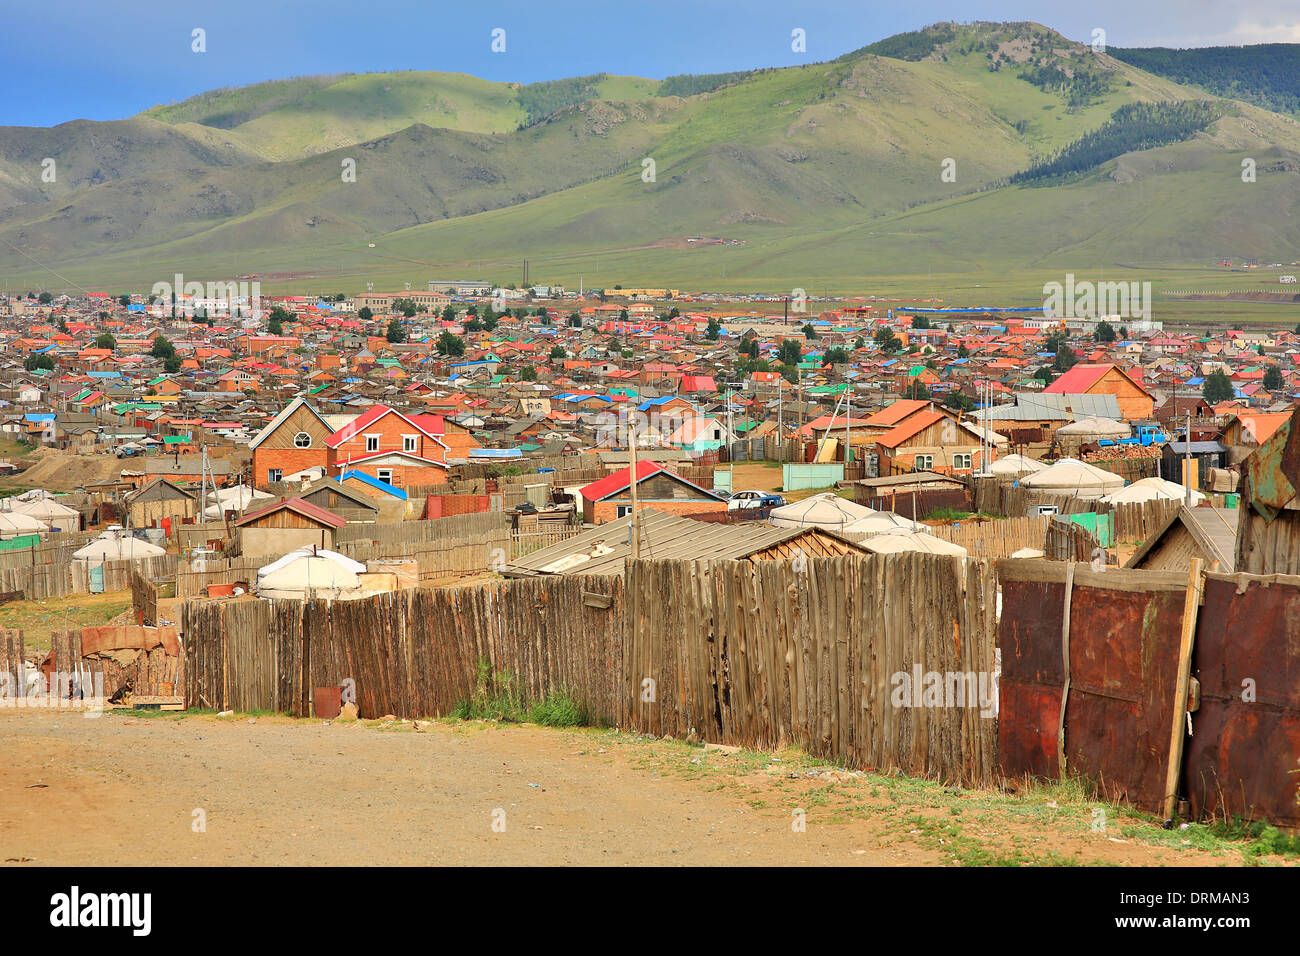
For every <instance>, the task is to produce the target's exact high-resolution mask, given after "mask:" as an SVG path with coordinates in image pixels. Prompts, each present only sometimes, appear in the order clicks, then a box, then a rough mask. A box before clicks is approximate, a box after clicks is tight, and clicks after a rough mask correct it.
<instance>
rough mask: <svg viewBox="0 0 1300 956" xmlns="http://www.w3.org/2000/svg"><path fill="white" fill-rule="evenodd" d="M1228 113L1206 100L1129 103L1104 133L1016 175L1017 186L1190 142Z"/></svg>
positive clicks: (1095, 133) (1061, 177)
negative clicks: (1160, 147) (1117, 158)
mask: <svg viewBox="0 0 1300 956" xmlns="http://www.w3.org/2000/svg"><path fill="white" fill-rule="evenodd" d="M1225 109H1226V108H1225V107H1224V106H1223V105H1221V104H1218V103H1210V102H1207V101H1204V100H1189V101H1187V102H1183V103H1129V104H1126V105H1124V106H1121V107H1120V108H1119V109H1117V110H1116V111H1115V112H1114V113H1113V114H1112V115H1111V118H1110V119H1108V120H1107V121H1106V122H1105V123H1103V124H1102V125H1101V126H1100V127H1098V128H1097V129H1095V130H1093V131H1092V132H1091V133H1087V134H1085V135H1084V136H1081V137H1079V138H1078V139H1076V140H1075V141H1074V142H1073V143H1070V144H1069V145H1068V146H1066V147H1064V148H1063V149H1061V150H1060V151H1058V152H1057V153H1055V154H1054V155H1052V156H1050V157H1048V158H1046V159H1040V160H1037V161H1036V162H1034V163H1033V164H1032V165H1031V166H1030V167H1029V168H1028V169H1026V170H1023V171H1021V172H1018V173H1016V174H1015V175H1013V176H1012V177H1011V179H1010V180H1009V182H1010V183H1011V184H1012V185H1017V184H1021V183H1023V184H1027V185H1047V184H1051V183H1058V182H1061V181H1063V180H1066V179H1071V178H1074V177H1077V176H1081V175H1083V174H1084V173H1087V172H1089V171H1090V170H1093V169H1096V168H1097V167H1098V166H1100V165H1101V164H1102V163H1104V162H1107V161H1108V160H1111V159H1114V158H1115V157H1116V156H1121V155H1123V154H1124V153H1130V152H1134V151H1136V150H1143V149H1155V148H1156V147H1158V146H1167V145H1169V144H1170V143H1177V142H1181V141H1183V140H1187V139H1191V138H1192V137H1193V136H1195V135H1196V134H1197V133H1199V132H1201V131H1202V130H1204V129H1206V128H1207V127H1208V126H1209V125H1210V124H1211V123H1213V122H1214V121H1215V120H1217V119H1218V118H1219V117H1221V116H1222V115H1223V114H1224V112H1225Z"/></svg>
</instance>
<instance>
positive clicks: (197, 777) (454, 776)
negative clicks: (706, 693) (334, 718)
mask: <svg viewBox="0 0 1300 956" xmlns="http://www.w3.org/2000/svg"><path fill="white" fill-rule="evenodd" d="M999 801H1001V802H1002V803H1005V804H1007V807H1003V808H1001V809H999ZM1053 805H1054V804H1052V803H1050V802H1049V803H1048V804H1047V805H1046V806H1044V803H1043V801H1042V800H1037V801H1033V802H1025V803H1024V805H1023V806H1020V805H1019V804H1016V802H1015V800H1014V798H1010V797H1006V796H1004V795H1000V794H999V795H990V794H982V793H979V792H971V791H962V792H956V791H948V790H944V788H942V787H939V786H938V785H936V784H932V783H928V782H925V781H907V780H902V779H900V778H887V777H885V776H883V775H875V774H867V775H853V774H847V773H844V772H842V771H835V770H833V769H828V768H826V767H824V766H823V765H819V764H814V763H813V762H811V761H807V760H806V758H802V757H801V756H800V755H798V754H785V753H783V754H781V755H771V754H755V753H748V752H740V753H735V754H731V753H724V752H719V751H705V750H703V749H701V748H699V747H693V746H689V745H687V744H685V743H680V742H672V741H658V740H648V739H643V738H638V737H634V736H631V735H627V734H617V733H614V732H612V731H602V730H565V731H560V730H548V729H544V728H538V727H526V726H525V727H519V726H511V727H497V726H494V725H486V724H477V723H466V724H456V723H445V722H437V723H431V724H427V725H425V729H424V730H416V729H415V727H414V725H412V724H402V723H396V724H386V725H385V724H373V723H368V724H357V723H351V724H347V723H342V722H335V723H332V724H328V725H326V724H323V723H322V722H320V721H306V720H298V721H294V720H290V719H288V718H284V717H267V716H263V717H257V718H249V717H236V718H216V717H212V716H200V715H185V716H183V717H179V718H178V717H175V716H172V715H167V716H163V717H149V718H144V717H140V716H127V715H126V714H125V713H124V712H117V713H110V714H105V715H104V716H103V717H101V718H99V719H86V718H83V717H82V716H81V715H80V714H78V713H74V712H67V711H64V712H48V711H46V712H30V711H22V710H16V711H6V712H5V713H3V714H0V860H3V861H4V862H5V863H6V864H7V865H10V866H14V865H26V866H40V865H56V864H63V865H107V864H117V865H120V864H126V865H146V864H163V865H191V864H192V865H223V864H253V865H279V864H322V865H323V864H334V863H340V862H343V863H351V864H357V863H359V864H390V865H407V864H489V865H490V864H522V865H535V864H609V865H626V864H651V865H654V864H670V865H672V864H775V865H782V864H789V865H799V864H832V865H854V864H859V865H861V864H868V865H893V864H906V865H936V864H937V865H944V864H948V865H951V864H955V863H981V862H990V861H993V860H998V861H1002V862H1007V861H1010V862H1059V861H1060V860H1059V857H1061V856H1062V855H1064V856H1066V857H1070V856H1072V855H1073V856H1074V857H1075V859H1070V860H1069V862H1116V863H1145V864H1151V863H1156V864H1159V863H1171V864H1175V865H1195V864H1210V865H1221V864H1223V863H1233V862H1239V861H1240V855H1239V854H1238V853H1236V852H1235V851H1234V850H1232V849H1231V848H1229V849H1228V850H1226V851H1225V850H1224V848H1222V847H1211V848H1210V849H1208V850H1206V849H1201V848H1198V847H1191V846H1180V845H1178V844H1179V841H1174V845H1172V846H1162V845H1149V844H1148V843H1146V842H1143V841H1142V840H1140V839H1130V838H1119V837H1118V836H1113V837H1111V838H1108V837H1106V836H1104V835H1099V834H1097V833H1095V832H1090V830H1089V827H1088V821H1089V820H1090V819H1092V812H1091V810H1090V809H1089V808H1088V807H1087V806H1083V805H1080V806H1077V807H1066V808H1064V809H1059V812H1058V810H1053V809H1052V806H1053ZM1017 806H1020V809H1019V810H1016V807H1017ZM1008 807H1009V808H1010V809H1008ZM796 810H802V811H804V813H805V816H803V817H800V816H799V815H798V814H797V813H796V812H795V811H796ZM200 821H201V823H202V827H200V826H199V823H200ZM801 822H802V823H803V829H801V828H800V823H801ZM1120 822H1121V821H1119V820H1118V819H1116V820H1115V821H1114V824H1115V828H1114V829H1112V831H1111V833H1112V834H1118V832H1119V829H1118V828H1119V826H1120ZM494 823H496V825H497V826H496V829H494V826H493V825H494ZM502 824H504V827H503V828H502ZM958 824H962V825H963V826H964V829H962V828H959V827H958ZM1151 829H1154V830H1155V832H1156V833H1157V834H1159V833H1160V831H1159V830H1158V829H1156V828H1151ZM1183 842H1188V841H1183Z"/></svg>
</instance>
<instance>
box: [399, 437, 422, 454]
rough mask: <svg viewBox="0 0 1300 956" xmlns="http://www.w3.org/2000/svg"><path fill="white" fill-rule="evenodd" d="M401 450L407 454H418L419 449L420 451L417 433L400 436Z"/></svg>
mask: <svg viewBox="0 0 1300 956" xmlns="http://www.w3.org/2000/svg"><path fill="white" fill-rule="evenodd" d="M402 451H404V452H408V453H409V454H412V455H414V454H418V453H419V451H420V436H419V435H403V436H402Z"/></svg>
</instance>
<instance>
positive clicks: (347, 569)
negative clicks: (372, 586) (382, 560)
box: [257, 545, 366, 601]
mask: <svg viewBox="0 0 1300 956" xmlns="http://www.w3.org/2000/svg"><path fill="white" fill-rule="evenodd" d="M365 570H366V566H365V565H364V564H362V563H361V562H360V561H353V560H352V559H351V558H349V557H347V556H346V555H342V554H339V553H338V552H337V551H326V550H325V549H324V548H317V547H313V546H312V545H307V546H305V547H301V548H298V549H297V550H296V551H290V552H289V553H288V554H286V555H285V556H284V557H282V558H278V559H276V560H275V561H272V562H271V563H270V564H268V565H265V566H264V567H261V568H258V570H257V596H258V597H262V598H290V599H292V600H299V601H301V600H304V599H305V598H307V597H309V596H313V597H324V598H331V599H346V598H349V597H360V596H361V595H362V593H363V592H362V590H361V577H360V575H361V574H362V572H364V571H365Z"/></svg>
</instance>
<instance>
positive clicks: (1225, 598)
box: [1183, 574, 1300, 827]
mask: <svg viewBox="0 0 1300 956" xmlns="http://www.w3.org/2000/svg"><path fill="white" fill-rule="evenodd" d="M1193 674H1194V675H1195V676H1196V677H1197V679H1198V680H1199V681H1200V684H1201V701H1200V708H1199V710H1198V711H1197V712H1196V713H1195V714H1193V718H1192V723H1193V733H1192V736H1191V738H1190V739H1189V740H1188V742H1187V753H1186V762H1185V764H1184V768H1183V787H1184V792H1185V793H1186V794H1187V795H1188V798H1189V800H1190V801H1191V806H1192V812H1193V814H1194V815H1196V816H1228V817H1234V816H1240V817H1246V818H1248V819H1267V820H1271V821H1273V822H1275V823H1279V824H1282V825H1285V826H1291V827H1300V802H1297V801H1298V800H1300V796H1298V794H1300V772H1298V771H1300V578H1296V577H1282V576H1277V577H1269V578H1259V577H1253V576H1247V575H1235V576H1231V575H1221V574H1211V575H1207V581H1206V586H1205V605H1204V607H1203V608H1202V610H1201V615H1200V619H1199V628H1198V633H1197V640H1196V651H1195V656H1194V658H1193Z"/></svg>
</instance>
